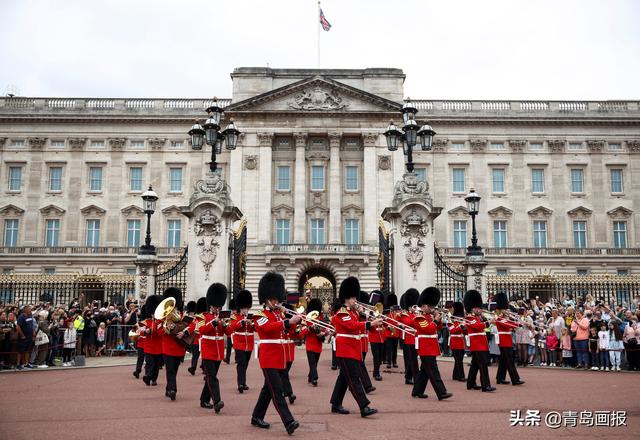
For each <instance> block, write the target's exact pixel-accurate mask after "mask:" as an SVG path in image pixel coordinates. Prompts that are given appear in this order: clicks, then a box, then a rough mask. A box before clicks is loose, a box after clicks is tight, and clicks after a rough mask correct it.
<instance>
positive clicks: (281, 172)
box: [276, 166, 291, 191]
mask: <svg viewBox="0 0 640 440" xmlns="http://www.w3.org/2000/svg"><path fill="white" fill-rule="evenodd" d="M277 176H278V177H277V179H278V180H277V183H276V189H277V190H278V191H290V190H291V167H290V166H279V167H278V168H277Z"/></svg>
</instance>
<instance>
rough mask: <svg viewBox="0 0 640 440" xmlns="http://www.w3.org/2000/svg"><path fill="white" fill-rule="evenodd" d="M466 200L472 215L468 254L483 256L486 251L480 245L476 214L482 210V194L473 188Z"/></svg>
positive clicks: (470, 255) (469, 255)
mask: <svg viewBox="0 0 640 440" xmlns="http://www.w3.org/2000/svg"><path fill="white" fill-rule="evenodd" d="M464 201H465V202H467V211H469V215H470V216H471V246H469V247H468V248H467V256H468V257H472V256H482V255H484V252H482V247H480V246H478V234H477V233H476V215H478V211H479V210H480V196H479V195H478V193H476V191H475V190H474V189H473V188H471V191H469V194H467V197H465V198H464Z"/></svg>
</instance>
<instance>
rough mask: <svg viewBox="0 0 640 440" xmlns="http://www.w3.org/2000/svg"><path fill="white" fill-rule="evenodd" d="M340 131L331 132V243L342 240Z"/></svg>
mask: <svg viewBox="0 0 640 440" xmlns="http://www.w3.org/2000/svg"><path fill="white" fill-rule="evenodd" d="M341 136H342V135H341V134H340V133H329V146H330V147H331V156H330V159H329V179H328V181H329V244H337V243H340V242H341V239H340V236H341V234H340V230H341V223H342V222H341V217H342V215H341V212H340V209H341V207H342V185H340V138H341Z"/></svg>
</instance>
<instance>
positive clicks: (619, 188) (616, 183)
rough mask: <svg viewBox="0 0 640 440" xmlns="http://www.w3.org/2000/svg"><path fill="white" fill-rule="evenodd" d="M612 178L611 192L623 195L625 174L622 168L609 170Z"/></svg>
mask: <svg viewBox="0 0 640 440" xmlns="http://www.w3.org/2000/svg"><path fill="white" fill-rule="evenodd" d="M609 174H610V176H611V192H612V193H616V194H621V193H623V192H624V182H623V174H622V169H621V168H612V169H611V170H609Z"/></svg>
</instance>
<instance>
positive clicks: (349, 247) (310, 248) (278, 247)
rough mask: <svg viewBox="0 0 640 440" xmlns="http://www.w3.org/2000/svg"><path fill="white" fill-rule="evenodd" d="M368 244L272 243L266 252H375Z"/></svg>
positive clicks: (266, 248)
mask: <svg viewBox="0 0 640 440" xmlns="http://www.w3.org/2000/svg"><path fill="white" fill-rule="evenodd" d="M375 251H376V250H373V249H372V248H371V246H369V245H366V244H272V245H267V246H266V247H265V254H368V253H371V252H375Z"/></svg>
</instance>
